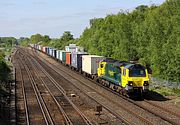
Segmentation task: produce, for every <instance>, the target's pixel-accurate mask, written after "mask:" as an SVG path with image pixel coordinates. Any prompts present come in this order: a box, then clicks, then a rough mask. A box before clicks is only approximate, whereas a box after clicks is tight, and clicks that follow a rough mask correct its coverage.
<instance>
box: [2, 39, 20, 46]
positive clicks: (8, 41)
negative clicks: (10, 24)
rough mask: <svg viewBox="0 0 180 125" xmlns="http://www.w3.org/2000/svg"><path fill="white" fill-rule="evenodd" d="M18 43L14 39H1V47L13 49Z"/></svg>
mask: <svg viewBox="0 0 180 125" xmlns="http://www.w3.org/2000/svg"><path fill="white" fill-rule="evenodd" d="M16 43H17V40H16V38H14V37H0V47H12V45H13V44H16Z"/></svg>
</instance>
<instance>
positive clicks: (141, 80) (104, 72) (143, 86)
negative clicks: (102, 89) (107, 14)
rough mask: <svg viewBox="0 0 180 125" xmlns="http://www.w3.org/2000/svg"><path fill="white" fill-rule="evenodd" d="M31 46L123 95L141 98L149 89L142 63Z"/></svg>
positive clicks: (145, 70) (35, 45) (146, 72)
mask: <svg viewBox="0 0 180 125" xmlns="http://www.w3.org/2000/svg"><path fill="white" fill-rule="evenodd" d="M30 46H31V47H32V48H34V49H36V50H38V51H41V52H43V53H45V54H47V55H49V56H51V57H52V58H54V59H57V60H59V61H60V62H61V63H63V64H64V65H66V66H69V67H71V69H73V70H75V71H79V72H80V73H81V74H82V75H84V76H86V77H88V78H91V79H94V80H95V81H96V82H98V83H100V84H102V85H104V86H106V87H109V88H111V89H112V90H114V91H117V92H118V93H121V94H122V95H126V96H128V97H130V96H140V97H142V96H143V95H145V94H146V93H147V92H148V90H149V78H148V71H147V68H146V67H144V66H143V65H141V64H137V63H130V62H126V61H120V60H115V59H112V58H106V57H103V56H98V55H89V54H88V53H86V52H78V51H77V48H75V51H74V50H70V49H68V51H65V50H57V49H54V48H51V47H48V46H41V45H37V44H31V45H30Z"/></svg>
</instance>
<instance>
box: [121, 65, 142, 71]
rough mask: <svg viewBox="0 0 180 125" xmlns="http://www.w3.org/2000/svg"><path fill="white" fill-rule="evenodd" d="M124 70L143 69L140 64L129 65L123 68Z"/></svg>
mask: <svg viewBox="0 0 180 125" xmlns="http://www.w3.org/2000/svg"><path fill="white" fill-rule="evenodd" d="M125 68H126V69H131V70H132V69H145V67H144V66H142V65H141V64H129V65H126V66H125Z"/></svg>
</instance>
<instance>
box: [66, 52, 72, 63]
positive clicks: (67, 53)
mask: <svg viewBox="0 0 180 125" xmlns="http://www.w3.org/2000/svg"><path fill="white" fill-rule="evenodd" d="M66 64H67V65H71V53H70V52H66Z"/></svg>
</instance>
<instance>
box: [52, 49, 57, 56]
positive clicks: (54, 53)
mask: <svg viewBox="0 0 180 125" xmlns="http://www.w3.org/2000/svg"><path fill="white" fill-rule="evenodd" d="M56 52H57V51H56V49H53V54H52V56H53V57H55V58H56Z"/></svg>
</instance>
